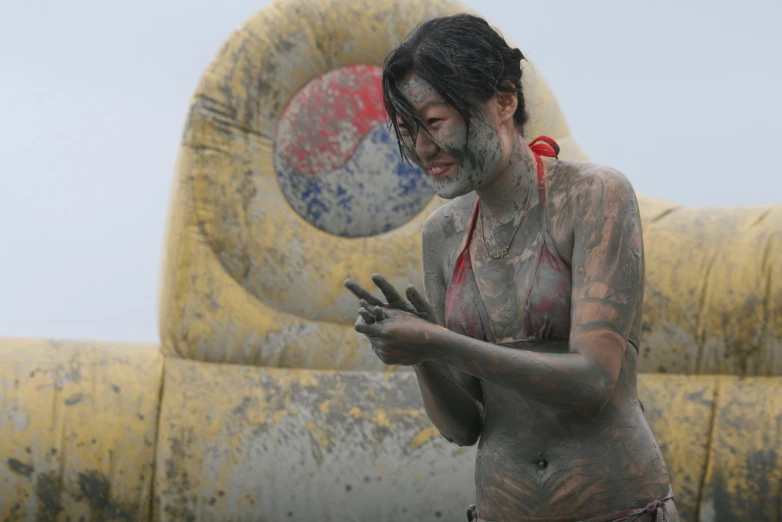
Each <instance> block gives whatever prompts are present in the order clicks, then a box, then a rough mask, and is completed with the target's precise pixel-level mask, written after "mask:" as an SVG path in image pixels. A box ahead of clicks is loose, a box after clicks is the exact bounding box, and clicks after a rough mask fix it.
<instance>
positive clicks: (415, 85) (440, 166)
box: [398, 74, 516, 199]
mask: <svg viewBox="0 0 782 522" xmlns="http://www.w3.org/2000/svg"><path fill="white" fill-rule="evenodd" d="M400 89H401V91H402V93H403V94H404V96H405V97H406V98H407V100H408V101H409V102H410V104H411V105H412V106H413V107H415V108H416V109H417V110H418V113H419V115H420V116H421V120H422V121H423V123H424V128H423V129H409V128H406V127H405V126H404V124H403V123H402V122H401V121H400V122H398V123H399V130H400V133H401V135H402V141H403V145H404V146H403V149H404V150H405V152H406V155H407V157H408V158H409V159H410V161H411V162H413V163H415V164H417V165H419V166H420V167H421V168H422V169H423V170H424V172H425V173H426V174H427V175H428V176H429V177H430V179H431V180H432V187H433V189H434V191H435V192H436V193H437V195H439V196H440V197H442V198H445V199H453V198H456V197H458V196H462V195H464V194H468V193H469V192H471V191H473V190H475V189H476V188H480V187H481V186H483V185H484V184H485V183H486V182H488V181H490V180H491V179H492V178H493V177H494V175H495V174H496V173H497V171H498V170H500V168H501V167H502V166H503V165H504V164H505V163H506V162H507V161H508V158H509V156H510V154H509V153H510V150H511V148H512V147H513V142H512V141H511V138H510V136H508V135H507V134H508V133H506V132H500V131H498V130H497V129H501V128H502V127H503V123H505V119H507V118H505V119H504V118H503V116H504V113H503V109H502V108H500V107H499V105H498V104H497V103H496V102H494V103H492V100H490V101H489V102H486V103H482V104H479V105H478V108H479V109H480V110H479V114H477V115H476V116H475V117H473V118H471V120H470V132H469V138H470V139H469V140H468V139H467V126H466V124H465V121H464V119H463V118H462V117H461V115H460V114H459V113H458V112H457V111H456V109H454V108H453V107H452V106H450V105H448V104H446V103H445V101H444V100H443V99H442V97H441V96H440V95H439V94H437V91H435V89H434V88H433V87H432V86H431V84H429V83H428V82H426V81H425V80H423V79H421V78H420V77H419V76H418V75H416V74H411V75H410V76H408V77H407V78H406V79H405V80H404V81H403V82H402V83H401V84H400ZM513 98H514V100H515V96H514V97H513ZM508 110H510V109H508ZM513 111H515V107H514V108H513ZM505 112H507V110H505ZM510 114H511V126H512V114H513V113H512V112H511V113H510ZM514 134H516V133H515V132H514ZM414 135H415V140H414V139H413V136H414Z"/></svg>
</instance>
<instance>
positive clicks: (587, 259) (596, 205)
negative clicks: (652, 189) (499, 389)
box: [425, 169, 644, 412]
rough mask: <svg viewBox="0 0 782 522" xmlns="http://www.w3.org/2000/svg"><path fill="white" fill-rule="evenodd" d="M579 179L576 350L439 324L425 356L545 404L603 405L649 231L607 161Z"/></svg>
mask: <svg viewBox="0 0 782 522" xmlns="http://www.w3.org/2000/svg"><path fill="white" fill-rule="evenodd" d="M581 182H582V183H583V189H582V190H580V191H579V195H578V198H577V200H576V201H574V202H573V204H574V206H575V208H574V212H573V215H574V216H577V219H575V222H574V224H573V230H574V247H573V258H572V278H573V286H572V292H573V293H572V309H571V325H572V326H571V335H570V339H569V351H570V353H567V354H551V353H538V352H533V351H528V350H518V349H512V348H506V347H502V346H497V345H494V344H491V343H486V342H483V341H478V340H475V339H472V338H470V337H467V336H463V335H459V334H456V333H454V332H451V331H449V330H447V329H445V328H439V329H435V330H433V331H431V332H429V335H428V336H427V337H428V342H427V343H426V344H425V346H426V351H427V359H431V360H434V361H437V362H439V363H444V364H448V365H451V366H453V367H454V368H457V369H459V370H462V371H464V372H466V373H469V374H470V375H474V376H476V377H479V378H480V379H485V380H487V381H490V382H493V383H495V384H497V385H500V386H503V387H505V388H508V389H511V390H514V391H516V392H517V393H518V394H519V395H521V396H523V397H525V398H529V399H532V400H535V401H538V402H541V403H544V404H549V405H552V406H557V407H561V408H568V409H574V410H585V411H592V412H598V411H600V410H601V409H602V408H603V407H604V406H605V404H606V403H607V402H608V400H609V399H610V397H611V395H612V394H613V391H614V387H615V385H616V382H617V379H618V378H619V371H620V369H621V366H622V361H623V358H624V350H625V347H626V345H627V339H628V336H629V334H630V329H631V327H632V324H633V318H634V314H635V310H636V307H637V305H638V304H639V303H638V301H639V300H641V299H643V270H644V265H643V257H644V255H643V238H642V233H641V221H640V216H639V213H638V203H637V200H636V197H635V193H634V191H633V188H632V186H631V184H630V182H629V181H628V180H627V179H626V178H625V177H624V176H623V175H622V174H620V173H618V172H616V171H612V170H608V169H605V170H602V171H601V172H599V173H596V174H590V175H589V176H588V177H585V178H584V179H583V180H581Z"/></svg>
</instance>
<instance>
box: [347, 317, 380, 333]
mask: <svg viewBox="0 0 782 522" xmlns="http://www.w3.org/2000/svg"><path fill="white" fill-rule="evenodd" d="M359 319H361V318H359ZM353 328H354V329H355V330H356V331H357V332H358V333H361V334H364V335H366V336H368V337H377V336H378V335H380V327H379V326H378V325H377V324H375V323H373V324H367V323H365V322H364V321H363V320H361V321H356V324H355V325H353Z"/></svg>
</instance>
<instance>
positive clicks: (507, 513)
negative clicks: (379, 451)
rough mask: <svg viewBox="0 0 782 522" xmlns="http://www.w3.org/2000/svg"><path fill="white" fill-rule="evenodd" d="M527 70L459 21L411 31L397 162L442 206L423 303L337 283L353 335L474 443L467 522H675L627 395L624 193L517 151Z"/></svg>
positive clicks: (547, 145)
mask: <svg viewBox="0 0 782 522" xmlns="http://www.w3.org/2000/svg"><path fill="white" fill-rule="evenodd" d="M522 58H523V57H522V55H521V52H520V51H519V50H518V49H511V48H510V47H508V45H507V44H506V42H505V41H504V40H503V38H502V37H501V36H500V35H499V34H498V33H497V32H495V31H494V30H493V29H492V28H491V27H490V26H489V25H488V24H487V23H486V22H485V21H484V20H482V19H480V18H477V17H474V16H470V15H456V16H450V17H444V18H438V19H435V20H431V21H429V22H426V23H424V24H422V25H421V26H419V28H418V29H417V30H416V31H415V32H414V33H412V34H411V35H410V36H409V37H408V39H407V40H405V41H404V42H403V43H402V44H401V45H400V46H399V47H398V48H397V49H396V50H394V51H393V52H392V53H391V54H390V55H389V57H388V58H387V60H386V63H385V67H384V71H383V94H384V100H385V104H386V108H387V110H388V113H389V115H390V117H391V122H392V125H393V127H394V130H395V132H396V135H397V138H398V140H399V143H400V147H401V150H402V152H403V154H404V155H405V156H406V157H407V158H408V159H409V160H410V161H413V162H415V163H416V164H418V165H419V166H420V167H421V168H422V169H423V170H424V172H426V173H427V174H428V175H429V176H430V177H431V182H432V185H433V187H434V190H435V191H436V192H437V194H438V195H440V196H441V197H443V198H446V199H449V200H452V201H450V202H449V203H448V204H446V205H445V206H443V207H441V208H440V209H438V210H437V211H436V212H435V213H434V214H433V215H432V216H431V217H430V218H429V219H428V220H427V221H426V223H425V225H424V228H423V267H424V286H425V288H424V290H425V293H426V296H427V299H426V300H425V299H423V298H422V297H421V296H420V295H419V294H418V292H416V290H415V289H414V288H408V290H407V296H408V299H409V301H407V300H404V299H403V298H401V297H400V296H399V294H398V293H397V292H396V290H395V289H394V288H393V287H392V286H391V285H390V284H388V282H386V281H385V280H384V279H383V278H382V277H380V276H377V275H376V276H374V277H373V279H374V281H375V283H376V284H377V285H378V286H379V287H380V289H381V290H382V291H383V293H384V294H385V296H386V300H387V301H388V302H387V303H383V302H382V301H380V300H379V299H376V298H374V297H373V296H372V295H371V294H370V293H369V292H367V291H366V290H365V289H363V288H361V287H360V286H358V285H357V284H355V283H353V282H352V281H347V282H346V285H347V287H348V288H349V289H350V290H351V291H352V292H353V293H354V294H356V295H357V296H358V297H359V299H360V303H361V309H360V310H359V317H358V320H357V321H356V326H355V328H356V330H357V331H358V332H361V333H363V334H365V335H367V337H368V338H369V339H370V342H371V344H372V347H373V349H374V350H375V352H376V353H377V355H378V356H379V357H380V359H381V360H382V361H383V362H384V363H386V364H398V365H412V366H413V367H414V369H415V372H416V375H417V377H418V382H419V385H420V388H421V393H422V396H423V401H424V405H425V407H426V411H427V413H428V414H429V417H430V419H431V420H432V423H433V424H434V425H435V426H436V427H437V429H438V430H439V431H440V432H441V433H442V434H443V436H445V437H446V438H447V439H448V440H449V441H452V442H453V443H455V444H458V445H460V446H468V445H472V444H475V443H476V442H477V441H478V440H479V439H480V444H479V447H478V456H477V462H476V469H475V480H476V488H477V497H478V506H477V513H476V514H475V515H476V516H477V517H478V519H479V520H487V521H495V522H509V521H543V520H546V521H580V520H592V521H597V520H600V521H619V520H638V521H641V520H664V519H665V520H672V521H675V520H678V514H677V511H676V507H675V505H674V503H673V499H672V498H673V495H672V492H671V487H670V479H669V477H668V472H667V470H666V466H665V463H664V460H663V456H662V454H661V452H660V448H659V447H658V445H657V442H656V441H655V438H654V435H653V434H652V432H651V430H650V428H649V425H648V424H647V422H646V419H645V417H644V414H643V411H642V407H641V404H640V402H639V400H638V397H637V394H636V359H637V357H638V341H639V335H640V329H641V311H642V297H643V283H644V264H643V263H644V256H643V242H642V237H641V224H640V219H639V216H638V205H637V201H636V198H635V193H634V191H633V188H632V186H631V185H630V183H629V182H628V181H627V179H626V178H625V177H624V176H623V175H622V174H620V173H619V172H617V171H615V170H612V169H609V168H606V167H602V166H599V165H593V164H582V163H572V162H566V161H559V160H557V159H556V156H557V151H558V147H557V145H556V143H554V142H553V141H552V140H550V139H547V138H543V139H539V140H533V141H532V142H529V143H528V142H527V141H526V140H525V138H524V133H523V131H524V124H525V123H526V121H527V113H526V111H525V106H524V97H523V93H522V91H521V68H520V60H521V59H522ZM468 516H470V517H472V515H470V514H469V513H468Z"/></svg>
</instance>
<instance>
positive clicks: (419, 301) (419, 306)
mask: <svg viewBox="0 0 782 522" xmlns="http://www.w3.org/2000/svg"><path fill="white" fill-rule="evenodd" d="M406 294H407V299H408V300H409V301H410V303H412V305H413V306H414V307H415V309H416V310H417V311H419V312H421V313H423V314H426V315H427V316H429V317H434V310H433V309H432V307H431V305H430V304H429V302H428V301H427V300H426V299H425V298H424V296H422V295H421V294H420V293H419V292H418V289H416V287H414V286H413V285H410V286H408V287H407V291H406Z"/></svg>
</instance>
